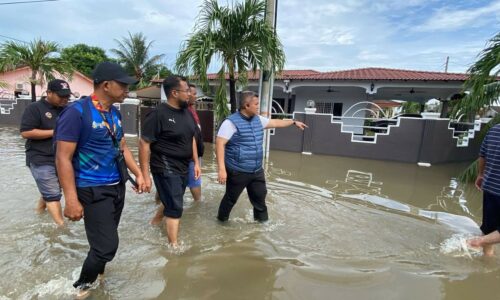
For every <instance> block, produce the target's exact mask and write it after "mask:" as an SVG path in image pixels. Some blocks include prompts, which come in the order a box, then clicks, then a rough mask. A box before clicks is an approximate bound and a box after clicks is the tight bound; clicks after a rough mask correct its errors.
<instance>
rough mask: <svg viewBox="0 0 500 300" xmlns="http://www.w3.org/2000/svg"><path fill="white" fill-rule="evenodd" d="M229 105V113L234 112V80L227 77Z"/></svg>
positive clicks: (235, 105)
mask: <svg viewBox="0 0 500 300" xmlns="http://www.w3.org/2000/svg"><path fill="white" fill-rule="evenodd" d="M229 103H230V104H231V113H232V114H233V113H235V112H236V107H237V104H236V80H234V77H232V76H231V77H229Z"/></svg>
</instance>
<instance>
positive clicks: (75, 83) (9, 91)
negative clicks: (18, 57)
mask: <svg viewBox="0 0 500 300" xmlns="http://www.w3.org/2000/svg"><path fill="white" fill-rule="evenodd" d="M30 76H31V69H30V68H29V67H22V68H19V69H16V70H13V71H9V72H5V73H0V82H6V83H7V85H8V86H7V88H4V89H2V88H0V98H3V97H2V96H4V97H8V96H12V95H13V94H14V91H20V90H24V91H26V92H27V93H31V85H30V81H29V78H30ZM55 77H56V78H61V79H65V78H64V77H63V76H55ZM67 81H68V83H69V85H70V87H71V90H72V91H73V92H74V93H75V92H78V93H79V94H80V95H90V94H91V93H92V91H93V85H94V84H93V82H92V79H90V78H88V77H87V76H85V75H83V74H82V73H80V72H78V71H75V72H74V73H73V76H72V78H71V80H67ZM46 88H47V83H45V84H44V85H43V86H39V85H37V86H36V95H37V97H40V95H42V93H43V92H45V90H46Z"/></svg>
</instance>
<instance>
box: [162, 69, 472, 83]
mask: <svg viewBox="0 0 500 300" xmlns="http://www.w3.org/2000/svg"><path fill="white" fill-rule="evenodd" d="M259 76H260V72H259V71H256V72H255V73H254V72H249V73H248V79H249V80H259ZM468 77H469V76H468V75H467V74H463V73H445V72H431V71H416V70H402V69H389V68H361V69H350V70H341V71H332V72H319V71H315V70H283V71H282V72H281V73H280V74H277V75H276V77H275V78H276V79H278V80H284V79H290V80H370V81H372V80H419V81H421V80H425V81H465V80H467V79H468ZM236 78H238V75H237V74H236ZM208 79H209V80H216V79H217V73H211V74H208ZM226 79H229V76H228V74H226ZM161 81H162V80H160V79H158V80H154V81H153V82H161Z"/></svg>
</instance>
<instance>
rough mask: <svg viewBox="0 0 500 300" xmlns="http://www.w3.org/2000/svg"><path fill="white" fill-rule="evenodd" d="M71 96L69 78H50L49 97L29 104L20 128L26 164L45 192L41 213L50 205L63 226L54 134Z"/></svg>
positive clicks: (55, 217) (40, 204) (50, 209)
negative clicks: (24, 147) (23, 139)
mask: <svg viewBox="0 0 500 300" xmlns="http://www.w3.org/2000/svg"><path fill="white" fill-rule="evenodd" d="M70 95H71V90H70V88H69V84H68V83H67V82H66V81H64V80H60V79H55V80H52V81H50V82H49V84H48V85H47V97H46V98H45V99H44V98H42V99H41V100H40V101H37V102H34V103H31V104H30V105H28V107H26V109H25V110H24V113H23V117H22V120H21V127H20V131H21V136H22V137H23V138H25V139H26V165H27V166H28V167H29V168H30V170H31V174H32V175H33V178H34V179H35V182H36V185H37V187H38V191H39V192H40V194H42V197H41V198H40V200H39V202H38V206H37V212H38V213H42V212H43V211H44V210H45V208H47V210H48V211H49V214H50V216H51V217H52V219H53V220H54V222H55V223H56V224H57V225H59V226H62V225H64V219H63V215H62V209H61V196H62V195H61V186H60V185H59V180H58V179H57V172H56V165H55V157H54V147H53V140H52V137H53V135H54V128H55V127H56V120H57V117H58V116H59V114H60V113H61V111H62V110H63V108H64V106H66V104H68V100H69V96H70Z"/></svg>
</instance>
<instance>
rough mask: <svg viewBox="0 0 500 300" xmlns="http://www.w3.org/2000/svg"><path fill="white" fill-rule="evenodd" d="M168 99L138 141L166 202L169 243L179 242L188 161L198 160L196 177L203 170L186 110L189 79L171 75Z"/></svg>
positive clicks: (147, 122)
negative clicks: (187, 80) (178, 235)
mask: <svg viewBox="0 0 500 300" xmlns="http://www.w3.org/2000/svg"><path fill="white" fill-rule="evenodd" d="M163 89H164V91H165V95H167V102H166V103H161V104H160V105H158V107H157V108H156V109H155V110H153V111H151V112H150V113H149V114H148V115H147V116H146V118H145V120H144V124H143V127H142V133H141V140H140V143H139V160H140V165H141V169H142V173H143V176H144V179H145V182H146V191H147V192H150V191H151V185H152V182H151V178H150V171H149V167H151V173H152V174H153V179H154V183H155V186H156V190H157V191H158V194H159V196H160V200H161V202H162V204H163V215H164V216H165V217H166V228H167V236H168V241H169V243H170V244H171V245H172V246H174V247H176V246H177V233H178V231H179V221H180V218H181V216H182V211H183V204H184V199H183V198H184V192H185V190H186V185H187V182H188V166H189V161H190V160H193V161H194V164H195V169H194V173H195V178H196V179H198V178H199V177H200V174H201V170H200V165H199V162H198V151H197V147H196V141H195V138H194V135H195V126H196V124H195V122H194V119H193V117H192V116H191V113H190V112H189V111H188V110H187V106H188V100H189V93H190V89H189V86H188V84H187V82H186V79H184V78H182V77H179V76H169V77H167V78H166V79H165V80H164V81H163Z"/></svg>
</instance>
